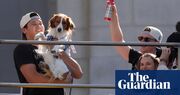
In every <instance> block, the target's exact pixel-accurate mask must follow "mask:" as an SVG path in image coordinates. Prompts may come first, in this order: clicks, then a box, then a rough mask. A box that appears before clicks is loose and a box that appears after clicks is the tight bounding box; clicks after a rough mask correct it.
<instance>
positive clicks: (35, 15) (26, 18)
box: [20, 12, 41, 28]
mask: <svg viewBox="0 0 180 95" xmlns="http://www.w3.org/2000/svg"><path fill="white" fill-rule="evenodd" d="M35 18H39V19H41V17H40V16H39V14H38V13H36V12H29V13H27V14H25V15H24V16H22V18H21V21H20V27H21V28H23V27H24V26H25V25H26V24H27V23H28V22H29V21H30V20H32V19H35Z"/></svg>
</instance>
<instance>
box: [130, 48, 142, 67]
mask: <svg viewBox="0 0 180 95" xmlns="http://www.w3.org/2000/svg"><path fill="white" fill-rule="evenodd" d="M141 55H142V54H141V53H140V52H138V51H136V50H135V49H130V51H129V63H131V64H132V65H133V66H134V65H135V64H136V63H137V61H138V60H139V57H140V56H141Z"/></svg>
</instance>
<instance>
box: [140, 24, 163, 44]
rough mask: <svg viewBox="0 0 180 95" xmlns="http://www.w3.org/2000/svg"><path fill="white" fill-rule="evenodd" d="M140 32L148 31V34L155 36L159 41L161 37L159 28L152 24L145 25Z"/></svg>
mask: <svg viewBox="0 0 180 95" xmlns="http://www.w3.org/2000/svg"><path fill="white" fill-rule="evenodd" d="M142 33H148V34H150V35H151V36H152V37H153V38H155V39H156V40H157V41H159V42H161V41H162V39H163V34H162V32H161V30H159V29H158V28H156V27H154V26H146V27H145V28H144V30H143V31H142Z"/></svg>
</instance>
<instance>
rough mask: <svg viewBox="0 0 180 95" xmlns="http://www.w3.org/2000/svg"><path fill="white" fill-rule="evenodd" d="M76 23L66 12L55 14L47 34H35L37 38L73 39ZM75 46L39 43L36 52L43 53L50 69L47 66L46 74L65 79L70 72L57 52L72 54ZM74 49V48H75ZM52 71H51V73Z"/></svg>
mask: <svg viewBox="0 0 180 95" xmlns="http://www.w3.org/2000/svg"><path fill="white" fill-rule="evenodd" d="M74 28H75V25H74V23H73V21H72V19H71V18H70V17H68V16H67V15H65V14H62V13H59V14H54V15H53V17H52V18H51V19H50V20H49V27H48V30H47V34H46V36H45V35H44V33H38V34H36V36H35V39H36V40H47V41H54V40H57V41H71V36H72V32H73V30H74ZM72 48H73V47H72V46H70V45H54V46H47V45H39V46H38V50H36V52H37V53H38V54H41V55H42V56H43V58H44V64H47V65H48V68H49V71H48V70H47V68H46V70H45V71H46V72H47V73H46V74H47V75H48V76H51V75H50V74H52V76H51V77H53V79H55V78H59V79H61V80H63V79H65V78H66V77H67V75H68V74H69V73H70V72H69V69H68V67H67V66H66V64H65V63H64V62H63V60H61V59H60V58H58V57H57V56H55V55H56V54H58V53H60V52H62V51H65V52H66V53H67V54H68V55H69V56H70V51H71V49H72ZM73 50H74V49H73ZM49 72H50V73H49Z"/></svg>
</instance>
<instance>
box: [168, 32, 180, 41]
mask: <svg viewBox="0 0 180 95" xmlns="http://www.w3.org/2000/svg"><path fill="white" fill-rule="evenodd" d="M166 42H180V32H173V33H172V34H171V35H169V37H168V38H167V41H166Z"/></svg>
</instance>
